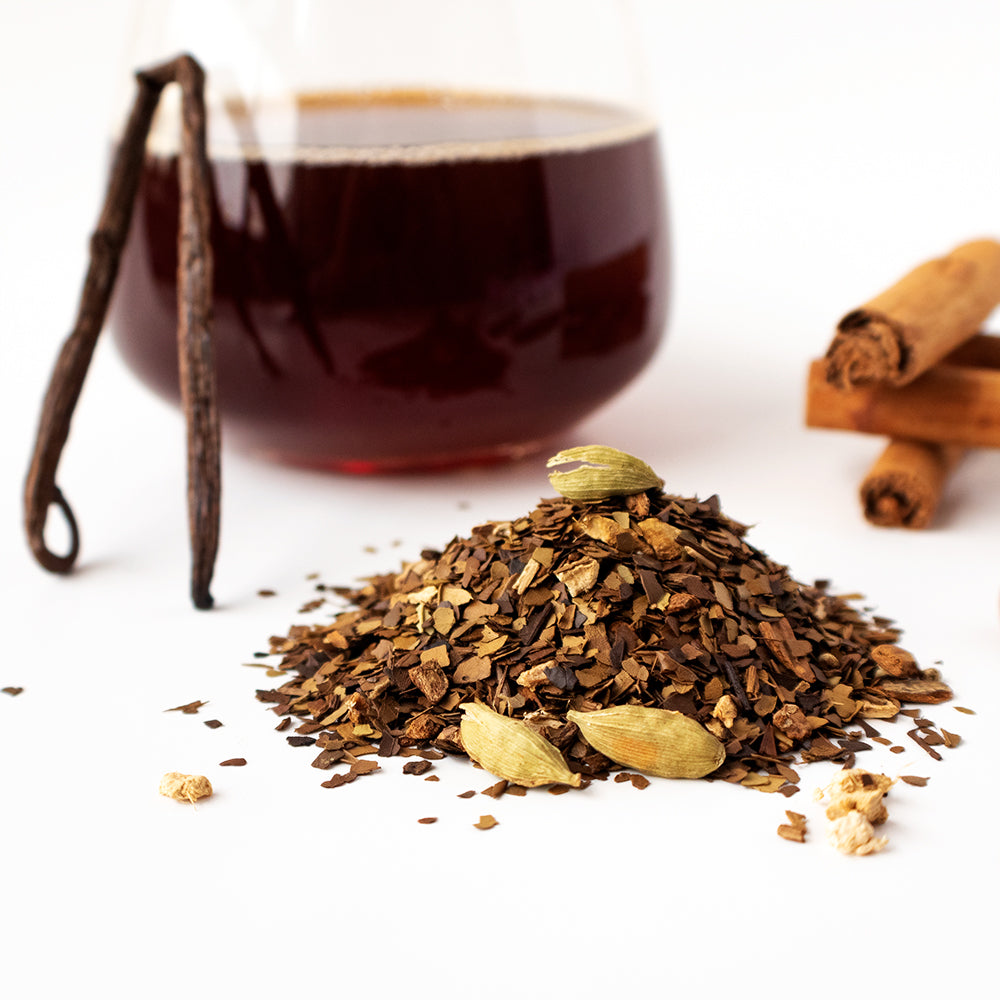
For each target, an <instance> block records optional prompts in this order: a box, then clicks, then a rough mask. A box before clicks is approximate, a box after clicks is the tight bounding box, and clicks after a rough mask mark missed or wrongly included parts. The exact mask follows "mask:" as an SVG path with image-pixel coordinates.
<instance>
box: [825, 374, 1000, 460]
mask: <svg viewBox="0 0 1000 1000" xmlns="http://www.w3.org/2000/svg"><path fill="white" fill-rule="evenodd" d="M806 425H807V426H808V427H825V428H829V429H835V430H847V431H861V432H862V433H865V434H880V435H882V436H884V437H893V438H905V439H908V440H913V441H931V442H934V443H937V444H956V445H962V446H964V447H966V448H976V447H979V448H1000V370H997V369H993V368H978V367H966V366H963V365H952V364H947V365H946V364H940V365H935V366H934V367H933V368H932V369H931V370H930V371H927V372H924V374H923V375H921V376H920V378H918V379H917V380H916V381H915V382H911V383H909V384H908V385H903V386H899V387H898V388H893V387H891V386H887V385H881V384H879V383H874V384H872V385H865V386H861V387H859V388H855V389H849V390H846V391H845V390H841V389H837V388H835V387H834V386H832V385H830V383H829V382H828V381H827V379H826V363H825V361H823V360H818V361H814V362H813V363H812V365H811V366H810V368H809V381H808V386H807V392H806Z"/></svg>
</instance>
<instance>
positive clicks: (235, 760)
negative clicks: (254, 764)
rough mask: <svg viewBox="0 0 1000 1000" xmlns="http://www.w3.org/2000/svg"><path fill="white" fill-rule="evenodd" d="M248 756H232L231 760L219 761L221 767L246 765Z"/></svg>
mask: <svg viewBox="0 0 1000 1000" xmlns="http://www.w3.org/2000/svg"><path fill="white" fill-rule="evenodd" d="M246 763H247V759H246V757H230V758H229V760H221V761H219V767H246Z"/></svg>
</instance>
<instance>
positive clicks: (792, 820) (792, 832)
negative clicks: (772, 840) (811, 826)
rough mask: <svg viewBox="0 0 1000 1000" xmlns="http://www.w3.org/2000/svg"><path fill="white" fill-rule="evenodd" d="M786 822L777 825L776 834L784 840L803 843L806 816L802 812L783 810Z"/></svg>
mask: <svg viewBox="0 0 1000 1000" xmlns="http://www.w3.org/2000/svg"><path fill="white" fill-rule="evenodd" d="M785 816H786V817H787V819H788V822H787V823H782V824H781V825H780V826H779V827H778V836H779V837H784V839H785V840H791V841H794V842H795V843H798V844H804V843H805V840H806V818H805V816H804V815H803V814H802V813H797V812H792V810H791V809H786V810H785Z"/></svg>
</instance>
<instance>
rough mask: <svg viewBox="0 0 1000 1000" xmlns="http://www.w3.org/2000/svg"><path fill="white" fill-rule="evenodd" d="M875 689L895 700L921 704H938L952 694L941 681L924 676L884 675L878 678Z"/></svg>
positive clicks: (947, 699)
mask: <svg viewBox="0 0 1000 1000" xmlns="http://www.w3.org/2000/svg"><path fill="white" fill-rule="evenodd" d="M876 687H877V690H879V691H880V692H881V693H882V694H886V695H888V696H889V697H890V698H895V699H896V701H910V702H916V703H918V704H921V705H939V704H941V702H943V701H949V700H950V699H951V698H952V697H954V695H953V694H952V690H951V688H950V687H948V685H947V684H945V683H944V682H943V681H939V680H928V679H926V678H925V677H899V678H896V677H885V678H882V679H880V680H879V682H878V684H877V685H876Z"/></svg>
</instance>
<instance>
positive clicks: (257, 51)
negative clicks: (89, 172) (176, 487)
mask: <svg viewBox="0 0 1000 1000" xmlns="http://www.w3.org/2000/svg"><path fill="white" fill-rule="evenodd" d="M631 28H632V26H631V20H630V16H629V11H628V7H627V4H622V3H616V2H611V0H597V2H586V0H523V2H518V0H504V2H500V0H476V2H475V3H469V2H468V0H365V2H364V3H361V4H359V3H357V2H356V0H309V2H306V0H281V2H279V0H215V2H213V3H211V4H205V3H203V2H202V0H169V2H164V3H159V4H151V5H145V6H144V10H143V14H142V22H141V24H140V25H139V27H138V28H137V31H136V37H135V43H134V45H133V47H132V53H131V58H132V63H133V66H134V67H136V68H138V67H141V66H145V65H152V64H155V63H157V62H160V61H163V60H164V59H167V58H170V57H171V56H173V55H176V54H177V53H179V52H181V51H187V52H190V53H191V54H192V55H193V56H194V57H195V58H196V59H198V61H199V62H200V63H201V64H202V66H203V67H204V68H205V70H206V73H207V78H208V84H207V92H206V99H207V104H208V123H209V124H208V144H209V157H210V161H211V165H212V182H213V183H212V187H213V190H212V246H213V254H214V295H213V337H214V345H215V346H214V349H215V359H216V372H217V380H218V398H219V408H220V415H221V419H222V427H223V435H224V439H225V440H226V441H227V442H233V443H235V444H236V445H238V446H240V447H242V448H244V449H248V450H251V451H253V452H256V453H259V454H263V455H265V456H267V457H270V458H274V459H278V460H281V461H285V462H291V463H296V464H303V465H308V466H314V467H324V468H332V469H339V470H347V471H358V472H366V471H381V470H395V469H420V468H424V469H426V468H434V467H442V466H445V467H447V466H456V465H461V464H466V463H473V462H486V461H491V460H497V459H504V458H511V457H517V456H520V455H524V454H527V453H529V452H531V451H534V450H536V449H537V448H539V447H541V446H543V445H545V444H548V443H551V442H552V441H553V439H554V438H555V437H556V436H557V435H559V434H560V433H563V432H565V431H567V430H568V429H569V428H571V427H572V426H573V425H574V424H575V423H577V422H578V421H579V420H581V418H583V417H584V416H586V415H588V414H590V413H591V412H592V411H594V410H595V409H597V408H598V407H599V406H600V405H601V404H603V403H605V402H606V401H607V400H609V399H610V398H611V397H612V396H614V395H615V394H616V393H617V392H618V391H619V390H620V389H621V388H622V387H623V386H625V385H626V384H627V383H628V382H629V381H630V380H631V379H633V378H634V377H635V376H636V375H637V374H638V372H639V371H640V370H641V369H642V368H643V367H644V366H645V365H646V363H647V362H648V361H649V359H650V358H651V356H652V355H653V353H654V351H655V349H656V348H657V346H658V344H659V342H660V341H661V338H662V335H663V332H664V325H665V316H666V310H667V298H668V259H667V258H668V246H667V231H666V205H665V193H664V177H663V168H662V163H661V153H660V143H659V137H658V132H657V128H656V124H655V120H654V118H653V117H652V116H651V114H650V112H649V108H648V106H647V102H646V101H645V92H644V86H643V80H642V76H641V71H640V69H639V67H638V63H639V52H638V51H637V46H636V44H635V39H634V35H633V34H632V33H631ZM175 91H176V88H168V90H167V92H166V93H165V94H164V97H163V99H162V101H161V106H160V109H159V111H158V113H157V116H156V120H155V122H154V125H153V130H152V132H151V134H150V139H149V142H148V145H147V150H146V159H145V166H144V174H143V178H142V184H141V188H140V193H139V196H138V200H137V203H136V209H135V214H134V216H133V220H132V228H131V231H130V235H129V239H128V243H127V246H126V250H125V253H124V256H123V259H122V265H121V271H120V274H119V280H118V285H117V288H116V292H115V298H114V303H113V307H112V314H111V326H112V330H113V336H114V339H115V341H116V343H117V346H118V348H119V350H120V351H121V353H122V355H123V356H124V358H125V360H126V363H127V364H128V365H129V366H130V367H131V368H132V369H133V370H134V371H135V373H136V374H137V375H138V376H139V377H140V378H141V379H142V380H143V381H144V382H145V383H146V384H148V385H149V386H150V387H151V388H153V389H154V390H155V391H157V392H158V393H160V394H162V395H164V396H166V397H168V398H170V399H172V400H177V399H179V389H178V378H177V349H176V324H177V303H176V270H177V226H178V197H179V195H178V176H177V171H178V147H179V140H180V125H179V95H178V94H176V93H175Z"/></svg>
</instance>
